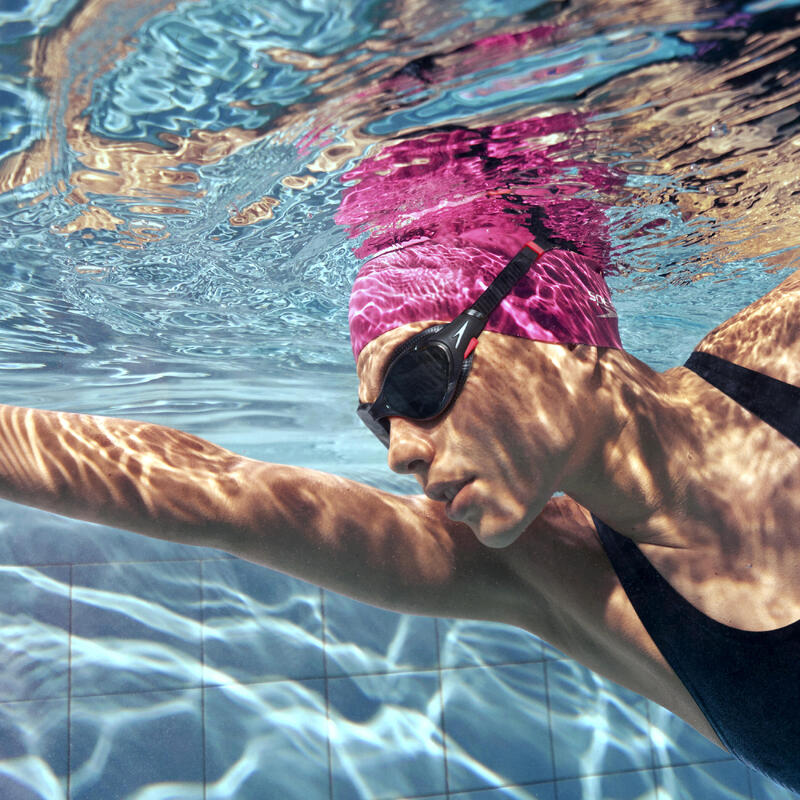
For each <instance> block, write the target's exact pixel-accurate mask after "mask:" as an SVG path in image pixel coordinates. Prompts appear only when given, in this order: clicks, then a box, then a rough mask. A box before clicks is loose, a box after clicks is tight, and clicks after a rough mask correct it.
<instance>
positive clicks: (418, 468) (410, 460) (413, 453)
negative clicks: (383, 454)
mask: <svg viewBox="0 0 800 800" xmlns="http://www.w3.org/2000/svg"><path fill="white" fill-rule="evenodd" d="M389 430H390V432H391V434H390V436H389V455H388V459H389V469H391V470H392V471H393V472H397V473H399V474H401V475H421V474H422V472H423V471H424V470H426V469H427V468H428V467H429V466H430V465H431V462H432V461H433V453H434V448H433V442H431V439H430V436H429V435H428V433H427V431H424V430H423V429H422V428H420V427H419V426H418V425H415V424H414V423H413V422H411V421H410V420H406V419H403V418H402V417H392V418H391V420H390V428H389Z"/></svg>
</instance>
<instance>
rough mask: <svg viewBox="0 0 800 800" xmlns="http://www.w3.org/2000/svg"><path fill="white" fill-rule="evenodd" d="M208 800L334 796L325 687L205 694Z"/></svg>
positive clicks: (276, 686) (257, 687) (244, 688)
mask: <svg viewBox="0 0 800 800" xmlns="http://www.w3.org/2000/svg"><path fill="white" fill-rule="evenodd" d="M205 725H206V737H205V758H206V780H207V787H206V800H230V798H236V800H265V798H273V797H274V798H286V799H287V800H289V799H290V798H292V799H293V798H297V799H298V800H301V798H309V799H311V798H314V799H315V800H316V798H322V799H324V800H327V798H328V797H329V783H330V775H329V766H328V734H327V716H326V705H325V682H324V681H322V680H312V681H274V682H270V683H264V684H247V685H231V686H219V687H213V688H209V689H206V690H205Z"/></svg>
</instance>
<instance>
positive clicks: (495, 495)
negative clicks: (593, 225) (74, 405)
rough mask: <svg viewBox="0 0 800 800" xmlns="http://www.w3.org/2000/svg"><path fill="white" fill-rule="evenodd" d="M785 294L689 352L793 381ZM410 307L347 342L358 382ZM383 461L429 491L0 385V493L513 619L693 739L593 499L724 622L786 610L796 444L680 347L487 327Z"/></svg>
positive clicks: (383, 600) (386, 593)
mask: <svg viewBox="0 0 800 800" xmlns="http://www.w3.org/2000/svg"><path fill="white" fill-rule="evenodd" d="M798 314H800V272H798V273H794V274H793V275H791V276H790V277H789V278H787V279H786V280H785V281H784V282H783V283H782V284H781V285H780V286H779V287H777V288H776V289H775V290H773V291H772V292H770V293H769V294H768V295H766V296H765V297H764V298H762V299H761V300H760V301H757V302H756V303H754V304H753V305H752V306H749V307H748V308H746V309H745V310H744V311H742V312H740V313H739V314H737V315H736V316H735V317H734V318H732V320H730V321H729V322H728V323H726V324H724V325H723V326H720V328H718V329H717V330H715V331H713V332H712V333H711V334H709V335H708V336H707V337H706V338H705V339H704V340H703V342H701V344H700V346H699V349H702V350H707V351H709V352H713V353H715V354H717V355H720V356H723V357H725V358H728V359H731V360H733V361H735V362H737V363H740V364H742V365H743V366H746V367H750V368H752V369H757V370H760V371H762V372H765V373H766V374H769V375H771V376H773V377H775V378H778V379H780V380H784V381H788V382H790V383H795V384H800V337H797V335H796V326H794V324H793V322H792V321H793V320H795V319H797V318H798ZM426 324H427V323H423V324H421V325H416V326H406V327H405V328H402V329H398V330H395V331H391V332H389V333H387V334H384V336H382V337H380V338H379V339H377V340H376V341H374V342H373V343H371V344H370V345H368V346H367V348H365V350H364V352H363V353H362V356H361V358H360V360H359V365H358V368H359V377H360V381H361V390H360V394H361V399H362V400H372V399H374V397H375V395H376V394H377V391H378V387H379V384H380V380H381V377H382V372H383V369H384V368H385V364H386V361H387V359H388V358H389V357H390V355H391V353H392V351H393V350H394V348H395V347H396V345H397V344H398V343H399V342H400V341H402V340H403V339H404V338H405V337H407V336H409V335H411V334H412V333H413V332H415V331H416V330H418V329H419V328H420V327H424V326H425V325H426ZM376 446H379V445H377V444H376ZM389 465H390V466H391V467H392V469H395V470H397V471H399V472H404V473H411V474H413V475H415V476H416V477H417V478H418V480H419V481H420V484H421V486H422V488H423V490H424V491H425V492H426V495H414V496H398V495H393V494H390V493H387V492H382V491H378V490H376V489H373V488H371V487H368V486H365V485H362V484H358V483H355V482H353V481H348V480H345V479H342V478H339V477H336V476H333V475H328V474H326V473H321V472H316V471H313V470H307V469H301V468H297V467H291V466H284V465H276V464H267V463H263V462H259V461H255V460H253V459H248V458H244V457H242V456H239V455H236V454H235V453H232V452H230V451H228V450H225V449H224V448H220V447H218V446H216V445H214V444H212V443H210V442H207V441H204V440H202V439H199V438H198V437H195V436H192V435H191V434H188V433H184V432H181V431H176V430H172V429H169V428H164V427H162V426H158V425H152V424H149V423H141V422H132V421H128V420H118V419H110V418H102V417H96V416H89V415H78V414H67V413H61V412H50V411H41V410H35V409H26V408H16V407H11V406H0V496H2V497H4V498H6V499H9V500H13V501H15V502H19V503H24V504H27V505H31V506H36V507H38V508H44V509H47V510H50V511H54V512H56V513H59V514H64V515H67V516H72V517H75V518H79V519H85V520H89V521H93V522H101V523H105V524H108V525H114V526H117V527H120V528H125V529H128V530H132V531H135V532H138V533H141V534H144V535H148V536H153V537H157V538H162V539H168V540H171V541H176V542H182V543H185V544H195V545H204V546H212V547H217V548H220V549H222V550H225V551H227V552H229V553H232V554H234V555H237V556H240V557H241V558H245V559H247V560H250V561H253V562H256V563H260V564H265V565H268V566H271V567H273V568H275V569H279V570H282V571H284V572H287V573H289V574H292V575H297V576H299V577H302V578H304V579H306V580H309V581H313V582H316V583H318V584H320V585H323V586H325V587H328V588H331V589H333V590H335V591H339V592H342V593H344V594H347V595H350V596H352V597H356V598H358V599H360V600H363V601H365V602H369V603H373V604H375V605H380V606H383V607H386V608H392V609H396V610H399V611H406V612H409V613H415V614H429V615H442V616H453V617H468V618H475V619H487V620H496V621H501V622H506V623H510V624H514V625H518V626H519V627H522V628H525V629H527V630H529V631H532V632H533V633H536V634H537V635H539V636H541V637H543V638H544V639H546V640H548V641H550V642H551V643H552V644H553V645H555V646H556V647H557V648H559V649H560V650H562V651H563V652H565V653H566V654H567V655H569V656H571V657H573V658H575V659H577V660H578V661H581V662H582V663H584V664H586V665H587V666H589V667H590V668H592V669H594V670H596V671H597V672H599V673H601V674H604V675H606V676H608V677H610V678H612V679H613V680H615V681H617V682H619V683H621V684H623V685H625V686H628V687H629V688H631V689H633V690H635V691H637V692H639V693H640V694H643V695H645V696H647V697H650V698H651V699H653V700H654V701H656V702H658V703H660V704H661V705H663V706H665V707H667V708H669V709H671V710H672V711H674V712H675V713H677V714H678V715H679V716H681V717H683V718H684V719H685V720H687V721H688V722H689V723H690V724H692V725H694V726H695V727H696V728H697V729H698V730H700V731H701V732H702V733H704V734H705V735H706V736H708V737H709V738H710V739H712V740H713V741H716V739H715V737H714V734H713V732H712V731H711V729H710V727H709V725H708V723H707V722H706V721H705V719H704V718H703V716H702V714H701V712H700V711H699V709H698V708H697V706H696V705H695V703H694V701H693V700H692V699H691V697H690V696H689V694H688V693H687V691H686V690H685V688H684V687H683V686H682V684H681V683H680V681H679V680H678V679H677V677H676V676H675V674H674V673H673V671H672V670H671V669H670V667H669V666H668V665H667V664H666V663H665V661H664V659H663V658H662V656H661V655H660V653H659V651H658V650H657V648H656V647H655V645H654V644H653V642H652V640H651V639H650V637H649V635H648V634H647V632H646V631H645V630H644V628H643V627H642V625H641V623H640V621H639V619H638V617H637V615H636V613H635V612H634V610H633V608H632V607H631V605H630V603H629V601H628V599H627V597H626V595H625V593H624V591H623V589H622V587H621V586H620V584H619V582H618V580H617V578H616V575H615V574H614V572H613V570H612V569H611V567H610V564H609V563H608V560H607V558H606V556H605V553H604V551H603V549H602V547H601V546H600V543H599V541H598V539H597V536H596V533H595V531H594V527H593V525H592V521H591V517H590V513H589V509H591V511H592V512H594V513H595V514H596V515H597V516H598V517H600V518H601V519H603V520H604V521H605V522H607V523H608V524H609V525H611V526H612V527H613V528H615V529H616V530H618V531H619V532H620V533H623V534H625V535H627V536H629V537H631V538H632V539H634V540H635V541H637V542H638V543H639V544H640V546H641V548H642V550H643V551H644V552H645V554H646V555H647V557H648V558H649V559H650V560H651V562H652V563H653V564H654V566H655V567H656V568H657V569H658V570H659V571H660V572H661V573H662V574H663V575H664V576H665V578H666V579H667V580H668V581H669V582H670V583H671V584H672V585H673V586H674V587H675V588H676V589H677V590H678V591H679V592H681V593H682V594H683V595H684V596H685V597H686V598H687V599H688V600H689V601H690V602H692V603H693V604H694V605H695V606H697V607H698V608H699V609H700V610H701V611H703V612H705V613H706V614H708V615H710V616H711V617H713V618H715V619H718V620H719V621H720V622H723V623H725V624H727V625H732V626H735V627H739V628H744V629H750V630H767V629H771V628H776V627H780V626H782V625H786V624H788V623H790V622H793V621H794V620H796V619H797V618H799V617H800V587H798V586H797V585H796V581H795V580H794V576H796V574H797V570H798V566H800V564H798V560H799V559H798V553H800V532H799V531H797V530H796V526H795V525H793V524H792V521H793V520H796V519H797V518H798V515H800V449H798V448H797V447H796V446H795V445H793V444H792V443H791V442H789V441H788V440H787V439H785V438H784V437H782V436H781V435H780V434H779V433H777V432H776V431H775V430H773V429H772V428H770V427H769V426H767V425H766V424H764V423H763V422H761V421H760V420H758V419H756V418H755V417H752V415H750V414H749V413H748V412H746V411H744V410H743V409H742V408H741V407H740V406H738V405H737V404H736V403H734V402H733V401H731V400H729V399H727V398H726V397H725V396H724V395H722V394H721V393H720V392H718V391H717V390H716V389H714V388H713V387H711V386H710V385H709V384H707V383H705V381H703V380H702V379H701V378H699V377H698V376H696V375H695V374H694V373H691V372H689V371H688V370H686V369H684V368H682V367H678V368H675V369H672V370H668V371H666V372H664V373H656V372H654V371H653V370H651V369H650V368H649V367H647V366H646V365H645V364H643V363H642V362H640V361H638V360H637V359H635V358H633V357H632V356H630V355H628V354H626V353H624V352H621V351H617V350H611V349H597V348H593V347H585V346H579V347H574V348H571V347H567V346H562V345H549V344H543V343H541V342H531V341H528V340H523V339H517V338H514V337H509V336H502V335H497V334H492V333H484V334H483V335H482V336H481V338H480V343H479V345H478V349H477V351H476V357H475V361H474V365H473V369H472V372H471V374H470V376H469V378H468V380H467V382H466V384H465V387H464V390H463V391H462V393H461V395H460V396H459V397H458V399H457V401H456V402H455V403H454V404H453V405H452V406H451V408H450V409H449V410H448V411H447V412H446V413H445V414H443V415H442V416H441V417H439V418H437V419H435V420H433V421H430V422H426V423H414V422H410V421H408V420H398V419H393V420H392V435H391V446H390V449H389ZM558 490H560V491H562V492H564V495H562V496H559V497H555V498H554V497H552V495H553V493H554V492H556V491H558ZM98 535H101V532H99V533H98Z"/></svg>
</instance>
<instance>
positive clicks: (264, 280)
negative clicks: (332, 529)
mask: <svg viewBox="0 0 800 800" xmlns="http://www.w3.org/2000/svg"><path fill="white" fill-rule="evenodd" d="M597 5H598V6H600V7H595V4H591V3H584V4H580V3H573V4H568V3H564V4H562V3H545V2H519V1H515V2H512V0H502V2H501V0H484V1H481V2H479V1H478V0H472V2H461V3H456V2H445V3H436V4H426V5H418V4H416V3H415V2H413V0H408V1H407V2H400V1H399V0H397V1H396V2H392V3H387V2H375V1H373V2H358V1H357V0H351V1H350V2H334V1H333V0H327V2H326V1H325V0H303V2H271V3H269V4H267V3H264V2H255V1H252V0H251V1H250V2H247V1H246V0H237V2H223V1H222V0H207V1H206V2H183V3H177V4H170V3H168V2H165V1H163V0H142V1H141V2H137V3H124V2H116V3H114V2H105V1H104V0H89V1H88V2H85V3H79V2H62V1H61V0H59V2H55V0H50V1H49V2H48V0H30V2H24V0H19V2H6V3H4V4H3V6H2V9H0V159H2V161H0V189H2V193H0V228H1V229H2V232H3V236H2V237H0V274H1V275H2V281H1V282H0V326H1V327H0V331H2V335H1V336H0V349H1V350H2V359H0V374H1V375H2V378H3V381H2V385H3V395H2V401H3V402H5V403H9V404H18V405H27V406H37V407H45V408H58V409H66V410H71V411H81V412H88V413H96V414H106V415H113V416H120V417H126V418H134V419H144V420H150V421H154V422H158V423H163V424H167V425H171V426H174V427H177V428H181V429H184V430H189V431H191V432H193V433H196V434H198V435H201V436H204V437H206V438H208V439H211V440H212V441H215V442H218V443H219V444H221V445H223V446H225V447H228V448H230V449H233V450H235V451H237V452H240V453H243V454H245V455H248V456H251V457H254V458H260V459H264V460H269V461H276V462H285V463H291V464H297V465H304V466H310V467H315V468H318V469H323V470H327V471H332V472H336V473H338V474H341V475H345V476H348V477H352V478H356V479H359V480H363V481H366V482H369V483H371V484H373V485H376V486H380V487H382V488H387V489H394V490H397V491H414V489H415V484H414V483H412V482H410V481H409V480H407V479H404V478H402V477H399V476H395V475H393V474H392V473H390V472H389V471H388V469H387V468H386V466H385V464H384V459H385V452H384V451H383V448H381V447H380V446H377V445H376V444H375V442H374V440H373V439H372V437H371V436H370V434H369V433H367V432H366V430H362V427H363V426H361V425H360V423H358V421H357V419H356V417H355V414H354V413H353V408H354V405H355V398H356V381H355V373H354V369H353V365H352V355H351V352H350V348H349V340H348V334H347V318H346V306H347V296H348V292H349V287H350V284H351V282H352V279H353V277H354V275H355V273H356V271H357V269H358V266H359V262H358V260H357V259H356V258H355V257H354V256H353V255H352V249H353V247H354V242H353V240H350V239H348V237H347V232H346V231H345V230H343V229H342V228H340V227H338V226H337V225H336V224H335V223H334V214H335V212H336V210H337V208H338V204H339V201H340V199H341V195H342V191H343V184H342V175H343V174H344V173H345V172H346V171H347V170H348V169H349V168H350V167H352V166H353V165H355V164H357V163H358V162H359V160H360V159H361V158H362V157H363V156H364V155H368V154H370V153H372V152H375V151H376V150H377V149H378V148H380V147H381V145H382V144H384V143H386V142H389V141H391V140H394V139H396V138H399V137H405V136H412V135H415V134H418V133H420V132H424V131H425V130H427V129H430V128H431V127H433V126H437V125H445V124H449V125H453V124H459V125H469V126H480V125H485V124H490V123H493V122H496V121H505V120H514V119H522V118H525V117H526V116H530V115H532V114H534V113H544V112H556V111H562V110H579V111H581V112H586V113H587V114H589V115H590V118H591V121H590V122H588V123H587V126H588V130H590V131H592V133H593V136H592V137H590V138H589V139H588V140H587V143H586V144H585V149H584V151H583V152H581V153H573V154H572V155H573V156H574V157H579V156H580V157H581V158H583V159H584V160H586V161H589V162H592V163H597V164H604V165H607V166H610V167H611V168H613V169H614V170H616V171H617V173H618V174H619V175H620V176H621V181H620V185H619V188H618V189H616V190H614V191H613V192H612V191H609V192H608V193H607V194H606V195H603V194H601V193H600V192H599V191H598V190H596V189H594V188H592V187H591V186H585V187H582V192H584V194H585V196H586V197H587V198H588V199H591V200H592V201H593V202H595V203H598V204H600V205H601V206H602V207H603V208H604V213H605V215H606V218H607V220H608V226H609V237H610V245H611V252H612V256H613V260H614V263H615V264H616V266H617V274H616V275H614V276H613V277H611V278H610V280H609V283H610V285H611V286H612V289H613V292H614V299H615V302H616V305H617V308H618V311H619V315H620V321H621V331H622V336H623V341H624V343H625V345H626V347H627V348H628V349H629V350H630V351H631V352H633V353H634V354H635V355H637V356H638V357H640V358H642V359H643V360H645V361H647V362H648V363H650V364H651V365H652V366H653V367H655V368H657V369H663V368H667V367H670V366H674V365H675V364H677V363H679V362H680V361H682V360H683V359H685V357H686V356H687V355H688V353H689V352H690V351H691V349H692V346H693V345H694V344H695V343H696V342H697V341H698V340H699V339H700V338H701V337H702V336H703V335H704V334H705V333H706V332H707V331H708V330H709V329H710V328H712V327H713V326H714V325H716V324H718V323H719V322H721V321H723V320H725V319H726V318H727V317H728V316H730V315H731V314H732V313H734V312H735V311H737V310H738V309H739V308H741V307H742V306H743V305H744V304H746V303H747V302H750V301H751V300H753V299H755V298H756V297H758V296H759V295H761V294H763V293H764V292H765V291H767V290H768V289H770V288H771V287H772V286H774V285H775V284H777V283H778V282H779V280H781V278H782V277H783V275H785V274H786V273H785V272H784V270H785V269H787V268H789V267H791V266H792V265H796V255H795V247H796V242H795V241H793V239H792V237H793V236H794V233H793V231H794V228H795V227H796V226H795V223H794V220H795V219H796V200H794V199H793V186H792V185H788V184H787V181H786V166H785V165H786V164H787V163H792V162H791V159H792V155H793V153H794V150H793V148H794V145H793V141H794V138H795V137H796V136H797V134H798V131H797V122H796V117H797V112H796V110H795V109H796V104H797V102H798V100H800V95H798V89H797V87H796V85H795V84H796V80H795V75H796V66H797V64H796V56H795V53H796V36H797V34H796V32H795V30H794V26H795V14H796V12H795V8H796V6H797V5H798V3H788V2H787V3H777V2H762V3H752V4H749V5H748V4H739V5H735V4H725V5H723V4H719V5H714V4H710V3H706V4H701V3H697V4H693V3H689V4H680V5H678V4H674V3H665V4H663V5H661V6H659V5H658V4H657V3H653V2H648V3H637V4H634V3H630V2H620V3H607V4H597ZM537 25H553V26H554V28H556V33H555V34H554V35H553V37H552V38H550V39H548V40H546V41H543V42H541V43H539V44H537V45H531V46H530V48H528V49H527V50H525V51H524V52H515V53H513V57H511V58H508V59H505V60H504V59H503V58H497V57H496V55H497V54H496V52H493V51H492V50H491V49H489V50H488V51H487V52H480V51H479V52H477V53H476V52H475V51H474V50H472V51H470V50H469V49H466V50H463V49H462V50H459V48H465V47H468V46H469V45H470V44H471V43H474V42H477V41H479V40H481V39H484V38H486V37H489V36H493V35H498V34H503V33H517V32H520V31H525V30H529V29H531V28H533V27H536V26H537ZM426 58H427V59H429V60H428V61H427V62H426V61H425V59H426ZM430 59H433V60H434V61H436V60H437V59H438V64H439V67H438V71H435V74H434V77H433V78H432V79H430V80H428V81H427V82H426V81H418V82H417V83H416V84H411V85H409V86H408V87H407V88H405V89H403V90H402V91H397V92H395V93H392V92H391V91H389V90H387V89H385V88H381V87H382V85H383V84H382V83H381V82H383V81H386V80H387V79H388V78H390V76H392V75H394V74H396V73H397V72H398V71H399V70H402V69H404V68H405V69H406V70H410V74H413V69H412V68H411V67H409V65H412V64H416V65H417V66H416V67H414V69H416V70H417V73H419V70H420V69H423V68H424V65H425V64H426V63H428V64H429V63H430ZM420 65H423V66H422V67H420ZM795 163H796V162H795ZM0 512H2V516H1V517H0V564H2V566H0V797H2V798H6V799H7V800H18V799H21V798H25V799H26V800H27V798H48V800H49V799H51V798H52V799H55V798H67V797H69V798H91V800H95V799H98V798H99V799H100V800H107V799H110V798H136V799H137V800H166V799H167V798H169V799H170V800H172V799H173V798H191V799H192V800H194V799H195V798H237V800H238V798H258V799H259V800H263V799H264V798H270V799H271V798H276V799H278V798H280V799H281V800H282V799H283V798H291V799H292V800H295V799H296V800H307V799H308V798H313V800H316V798H335V799H336V800H350V799H351V798H353V799H355V798H365V799H368V800H376V799H377V798H385V799H386V800H396V799H397V798H401V797H402V798H411V797H429V798H445V797H452V798H468V800H491V799H493V798H500V797H502V798H538V800H572V799H573V798H587V800H588V799H590V798H598V800H599V799H600V798H620V799H621V800H622V799H626V798H653V799H654V800H655V798H658V800H663V799H664V798H671V800H675V799H676V798H699V797H702V798H712V799H713V798H754V800H761V798H783V797H788V794H787V793H786V792H782V790H779V789H776V788H775V787H772V786H771V784H769V783H768V782H766V781H764V780H763V779H761V778H760V777H758V776H756V775H754V774H751V773H750V772H748V770H746V769H745V768H744V767H743V766H741V765H740V764H738V763H736V762H734V761H732V760H730V759H729V758H727V757H726V755H725V754H724V753H723V752H721V751H720V750H718V749H716V748H715V747H713V746H712V745H710V744H708V743H707V742H705V740H703V739H702V738H701V737H700V736H698V735H697V734H696V733H694V732H693V731H692V730H691V729H689V728H688V727H687V726H686V725H684V724H683V723H681V722H680V721H679V720H677V719H676V718H674V717H672V716H671V715H670V714H669V713H668V712H666V711H664V710H662V709H660V708H658V707H657V706H655V705H654V704H652V703H650V702H648V701H645V700H643V699H641V698H639V697H637V696H636V695H634V694H632V693H631V692H628V691H626V690H624V689H621V688H620V687H617V686H615V685H613V684H611V683H610V682H608V681H605V680H603V679H600V678H598V677H596V676H595V675H593V674H592V673H590V672H589V671H588V670H586V669H584V668H583V667H581V666H579V665H577V664H576V663H574V662H572V661H570V660H567V659H565V658H563V657H562V656H561V654H559V653H557V652H556V651H554V650H553V649H552V648H550V647H549V646H548V645H546V644H543V643H542V642H540V641H538V640H537V639H535V638H534V637H532V636H530V635H528V634H525V633H523V632H520V631H516V630H513V629H511V628H506V627H503V626H498V625H489V624H486V623H477V622H468V621H452V620H434V619H425V618H412V617H404V616H399V615H396V614H392V613H389V612H385V611H381V610H377V609H373V608H369V607H366V606H363V605H360V604H358V603H355V602H353V601H351V600H348V599H346V598H343V597H341V596H338V595H335V594H332V593H330V592H327V591H323V590H320V589H318V588H316V587H312V586H310V585H307V584H304V583H302V582H300V581H297V580H295V579H292V578H288V577H285V576H282V575H279V574H276V573H274V572H271V571H269V570H266V569H264V568H262V567H256V566H254V565H250V564H246V563H243V562H240V561H238V560H236V559H232V558H229V557H227V556H225V555H224V554H221V553H218V552H215V551H211V550H198V549H193V548H188V547H181V546H178V545H170V544H167V543H164V542H160V541H156V540H149V539H145V538H141V537H136V536H134V535H131V534H127V533H124V532H120V531H115V530H111V529H107V528H103V527H100V526H93V525H88V524H84V523H79V522H73V521H69V520H66V519H63V518H59V517H55V516H52V515H49V514H46V513H44V512H38V511H33V510H30V509H25V508H22V507H19V506H15V505H12V504H3V505H2V507H0Z"/></svg>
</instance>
